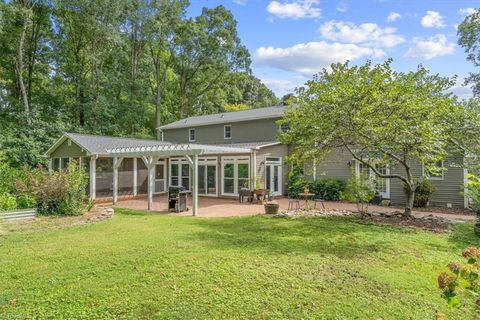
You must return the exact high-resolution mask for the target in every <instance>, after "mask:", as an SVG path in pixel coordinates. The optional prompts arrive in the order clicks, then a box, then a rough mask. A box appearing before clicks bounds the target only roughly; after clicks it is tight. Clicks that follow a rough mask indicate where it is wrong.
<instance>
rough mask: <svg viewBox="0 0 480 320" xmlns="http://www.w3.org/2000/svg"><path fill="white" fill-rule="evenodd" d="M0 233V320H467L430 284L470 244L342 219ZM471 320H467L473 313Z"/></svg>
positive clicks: (127, 224)
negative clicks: (440, 319) (438, 315)
mask: <svg viewBox="0 0 480 320" xmlns="http://www.w3.org/2000/svg"><path fill="white" fill-rule="evenodd" d="M45 225H46V226H47V227H45V228H44V229H41V228H33V229H25V228H20V229H15V228H13V229H12V230H13V231H11V232H5V233H4V235H3V236H1V235H0V319H17V318H40V319H44V318H63V319H106V318H115V319H123V318H127V319H204V318H208V319H225V318H233V319H235V318H236V319H245V318H249V319H252V318H255V319H262V318H263V319H266V318H269V319H271V318H283V319H284V318H294V319H299V318H305V319H308V318H316V319H380V318H382V319H433V318H434V314H435V311H436V310H438V311H439V312H442V313H444V314H446V316H447V319H474V318H475V317H476V315H475V313H474V311H473V310H471V309H466V308H465V309H460V310H450V309H448V308H447V306H446V303H445V302H444V301H443V300H442V299H441V297H440V291H439V290H438V289H437V284H436V277H437V275H438V273H439V272H441V271H442V270H444V266H445V265H446V264H447V263H448V262H449V261H450V260H452V259H459V254H460V252H461V250H462V249H463V248H464V247H466V246H469V245H478V238H476V237H475V235H474V234H473V231H472V226H471V225H459V226H457V228H456V229H455V232H454V233H452V234H432V233H427V232H424V231H420V230H413V229H402V228H396V227H387V226H377V225H371V224H360V223H358V222H356V221H355V220H353V219H351V218H316V219H296V220H284V219H272V218H268V217H263V216H257V217H246V218H218V219H217V218H215V219H195V218H191V217H172V216H164V215H151V214H145V213H143V212H141V211H132V210H117V211H116V215H115V217H114V218H113V219H112V220H109V221H104V222H100V223H96V224H91V225H83V226H73V227H60V228H59V227H55V228H50V227H48V226H50V224H48V223H47V224H45ZM477 316H478V314H477Z"/></svg>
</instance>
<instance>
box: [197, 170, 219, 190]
mask: <svg viewBox="0 0 480 320" xmlns="http://www.w3.org/2000/svg"><path fill="white" fill-rule="evenodd" d="M198 194H200V195H206V196H216V195H217V165H216V164H199V165H198Z"/></svg>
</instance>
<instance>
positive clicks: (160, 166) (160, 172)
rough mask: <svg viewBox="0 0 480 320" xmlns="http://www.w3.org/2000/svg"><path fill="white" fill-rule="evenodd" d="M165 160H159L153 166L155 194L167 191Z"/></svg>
mask: <svg viewBox="0 0 480 320" xmlns="http://www.w3.org/2000/svg"><path fill="white" fill-rule="evenodd" d="M166 169H167V168H166V165H165V160H160V161H158V162H157V164H156V165H155V192H157V193H162V192H166V191H167V179H166V176H167V172H166Z"/></svg>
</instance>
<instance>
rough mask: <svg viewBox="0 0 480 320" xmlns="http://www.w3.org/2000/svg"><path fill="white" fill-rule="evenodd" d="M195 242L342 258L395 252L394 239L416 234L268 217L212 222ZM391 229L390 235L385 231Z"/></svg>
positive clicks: (339, 221) (336, 221) (341, 221)
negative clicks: (380, 252)
mask: <svg viewBox="0 0 480 320" xmlns="http://www.w3.org/2000/svg"><path fill="white" fill-rule="evenodd" d="M201 226H202V228H203V231H201V232H196V233H192V234H191V237H192V238H193V239H192V241H202V243H204V244H207V245H210V246H212V247H215V248H217V249H225V250H228V249H239V250H242V249H245V250H259V251H262V252H264V253H265V254H296V253H299V254H305V253H306V254H309V253H315V254H325V255H335V256H337V257H340V258H351V257H360V256H365V255H366V254H369V253H370V254H371V253H374V252H378V251H383V250H386V249H388V250H392V248H391V241H392V239H390V238H388V237H386V235H387V233H388V235H390V236H393V237H400V236H402V235H405V234H408V233H411V232H415V231H414V230H409V229H401V228H391V227H386V226H378V225H366V224H359V223H357V222H356V220H355V219H354V218H338V217H335V218H321V219H316V218H315V219H295V220H290V219H273V218H265V217H254V218H245V219H244V218H239V219H222V220H215V221H212V220H209V221H205V222H203V221H202V223H201ZM387 228H388V231H387V230H386V229H387Z"/></svg>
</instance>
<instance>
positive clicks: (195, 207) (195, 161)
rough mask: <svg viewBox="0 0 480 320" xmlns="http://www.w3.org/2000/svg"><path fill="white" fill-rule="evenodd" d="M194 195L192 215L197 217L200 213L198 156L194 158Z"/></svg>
mask: <svg viewBox="0 0 480 320" xmlns="http://www.w3.org/2000/svg"><path fill="white" fill-rule="evenodd" d="M192 171H193V190H192V191H193V193H192V213H193V216H196V215H197V213H198V155H196V154H195V155H194V156H193V170H192Z"/></svg>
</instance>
